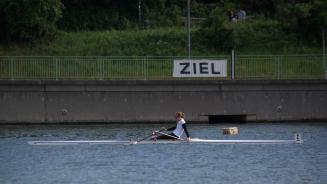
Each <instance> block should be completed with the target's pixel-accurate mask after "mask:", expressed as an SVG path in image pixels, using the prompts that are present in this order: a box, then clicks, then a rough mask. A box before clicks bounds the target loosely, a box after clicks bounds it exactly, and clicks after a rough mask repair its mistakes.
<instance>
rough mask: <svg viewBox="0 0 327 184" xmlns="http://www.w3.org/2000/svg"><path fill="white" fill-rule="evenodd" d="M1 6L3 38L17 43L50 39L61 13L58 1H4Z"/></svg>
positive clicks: (60, 5)
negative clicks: (17, 41)
mask: <svg viewBox="0 0 327 184" xmlns="http://www.w3.org/2000/svg"><path fill="white" fill-rule="evenodd" d="M2 6H3V8H4V9H3V16H4V18H3V19H4V27H3V28H4V32H5V33H6V34H5V36H6V38H7V39H8V40H19V41H33V40H36V39H41V38H50V37H52V36H53V35H54V34H55V32H56V22H57V21H58V19H59V18H60V17H61V11H62V10H61V8H62V4H61V2H60V0H28V1H26V0H6V1H5V2H4V3H3V4H2Z"/></svg>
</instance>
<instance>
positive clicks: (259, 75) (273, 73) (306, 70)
mask: <svg viewBox="0 0 327 184" xmlns="http://www.w3.org/2000/svg"><path fill="white" fill-rule="evenodd" d="M174 59H186V57H166V56H164V57H149V56H144V57H107V56H76V57H75V56H72V57H70V56H60V57H59V56H28V57H25V56H3V57H0V79H11V80H17V79H50V80H70V79H87V80H167V79H169V80H176V79H185V78H173V77H172V72H173V60H174ZM192 59H227V61H228V64H227V66H228V69H227V71H228V77H227V78H191V79H213V80H217V79H218V80H219V79H224V80H227V79H228V80H229V79H230V71H231V69H230V64H231V61H230V56H227V55H225V56H216V57H192ZM325 71H326V60H325V58H324V57H323V56H322V55H294V56H284V55H269V56H268V55H266V56H263V55H256V56H254V55H237V56H236V61H235V79H322V78H325Z"/></svg>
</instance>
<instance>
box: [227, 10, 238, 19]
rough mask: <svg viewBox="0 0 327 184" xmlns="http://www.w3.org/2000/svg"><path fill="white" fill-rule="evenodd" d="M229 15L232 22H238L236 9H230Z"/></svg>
mask: <svg viewBox="0 0 327 184" xmlns="http://www.w3.org/2000/svg"><path fill="white" fill-rule="evenodd" d="M228 16H229V21H230V22H237V16H236V15H235V13H234V11H232V10H230V11H229V12H228Z"/></svg>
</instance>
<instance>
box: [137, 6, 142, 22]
mask: <svg viewBox="0 0 327 184" xmlns="http://www.w3.org/2000/svg"><path fill="white" fill-rule="evenodd" d="M138 10H139V26H140V27H142V10H141V0H139V5H138Z"/></svg>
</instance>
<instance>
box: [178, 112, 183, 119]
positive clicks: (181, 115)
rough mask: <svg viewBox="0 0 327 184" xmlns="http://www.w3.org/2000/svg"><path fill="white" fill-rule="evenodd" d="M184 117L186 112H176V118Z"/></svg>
mask: <svg viewBox="0 0 327 184" xmlns="http://www.w3.org/2000/svg"><path fill="white" fill-rule="evenodd" d="M180 118H184V112H176V119H180Z"/></svg>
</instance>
